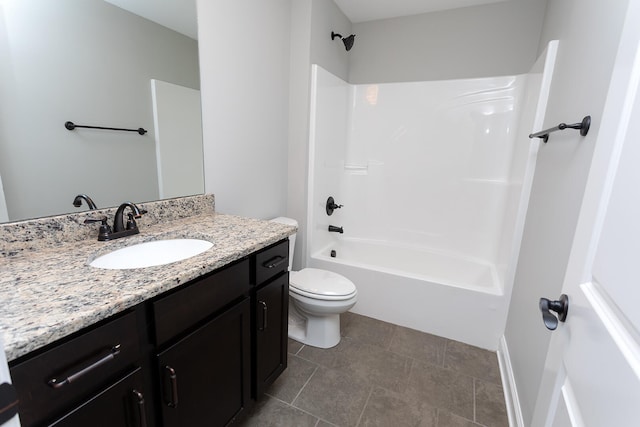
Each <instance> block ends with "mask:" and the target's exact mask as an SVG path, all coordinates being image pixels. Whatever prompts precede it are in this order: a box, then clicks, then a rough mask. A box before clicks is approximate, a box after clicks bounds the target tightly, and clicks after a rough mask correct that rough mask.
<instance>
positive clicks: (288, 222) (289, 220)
mask: <svg viewBox="0 0 640 427" xmlns="http://www.w3.org/2000/svg"><path fill="white" fill-rule="evenodd" d="M271 222H277V223H278V224H284V225H291V226H293V227H296V228H297V227H298V221H296V220H295V219H293V218H287V217H284V216H279V217H277V218H273V219H272V220H271ZM295 247H296V233H293V234H292V235H291V236H289V271H292V268H293V251H294V249H295Z"/></svg>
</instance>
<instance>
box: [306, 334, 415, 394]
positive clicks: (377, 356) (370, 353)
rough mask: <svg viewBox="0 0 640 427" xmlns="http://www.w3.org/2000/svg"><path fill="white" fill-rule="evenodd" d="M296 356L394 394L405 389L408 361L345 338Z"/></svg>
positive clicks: (403, 357) (405, 357)
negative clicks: (327, 347) (326, 347)
mask: <svg viewBox="0 0 640 427" xmlns="http://www.w3.org/2000/svg"><path fill="white" fill-rule="evenodd" d="M299 355H300V357H302V358H304V359H306V360H309V361H311V362H314V363H317V364H319V365H321V366H325V367H327V368H331V369H339V370H342V371H345V372H347V373H351V374H355V375H358V376H359V377H360V378H362V379H365V380H367V381H369V382H371V383H373V384H374V385H378V386H381V387H384V388H388V389H390V390H394V391H402V390H403V389H404V388H405V387H406V384H407V380H408V378H409V373H410V370H411V359H410V358H409V357H407V356H402V355H400V354H396V353H393V352H391V351H388V350H384V349H383V348H381V347H378V346H374V345H371V344H367V343H364V342H361V341H359V340H356V339H352V338H349V337H343V338H342V340H341V341H340V344H338V345H337V346H336V347H334V348H332V349H326V350H322V349H317V348H313V347H308V346H306V347H305V348H303V349H302V351H301V352H300V353H299Z"/></svg>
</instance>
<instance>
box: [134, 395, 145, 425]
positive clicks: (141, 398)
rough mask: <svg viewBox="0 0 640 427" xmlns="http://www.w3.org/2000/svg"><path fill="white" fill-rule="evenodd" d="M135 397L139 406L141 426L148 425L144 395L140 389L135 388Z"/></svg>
mask: <svg viewBox="0 0 640 427" xmlns="http://www.w3.org/2000/svg"><path fill="white" fill-rule="evenodd" d="M133 397H134V399H136V406H137V407H138V416H139V417H140V427H147V417H146V411H145V408H144V395H143V394H142V393H140V392H139V391H138V390H133Z"/></svg>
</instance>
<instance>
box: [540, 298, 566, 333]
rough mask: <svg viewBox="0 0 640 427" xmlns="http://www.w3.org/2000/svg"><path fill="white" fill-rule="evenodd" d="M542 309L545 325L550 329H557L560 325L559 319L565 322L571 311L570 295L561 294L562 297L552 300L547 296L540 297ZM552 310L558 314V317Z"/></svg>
mask: <svg viewBox="0 0 640 427" xmlns="http://www.w3.org/2000/svg"><path fill="white" fill-rule="evenodd" d="M539 307H540V311H541V312H542V321H543V322H544V326H546V327H547V329H549V330H550V331H553V330H555V329H556V328H557V327H558V320H559V321H561V322H564V321H565V320H566V318H567V313H568V312H569V297H568V296H566V295H565V294H562V295H560V299H559V300H557V301H550V300H548V299H546V298H540V305H539ZM552 311H555V312H556V313H557V314H558V317H556V316H555V315H554V314H553V313H551V312H552Z"/></svg>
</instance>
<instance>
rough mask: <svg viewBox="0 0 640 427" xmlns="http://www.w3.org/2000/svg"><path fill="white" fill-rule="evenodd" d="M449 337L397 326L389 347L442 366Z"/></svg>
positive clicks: (400, 352) (399, 352)
mask: <svg viewBox="0 0 640 427" xmlns="http://www.w3.org/2000/svg"><path fill="white" fill-rule="evenodd" d="M446 344H447V339H446V338H442V337H438V336H435V335H431V334H426V333H424V332H420V331H416V330H414V329H409V328H404V327H402V326H397V327H396V330H395V333H394V335H393V338H392V340H391V346H390V347H389V349H390V350H391V351H393V352H395V353H398V354H402V355H405V356H409V357H413V358H414V359H418V360H421V361H423V362H427V363H431V364H432V365H438V366H442V365H443V363H444V349H445V345H446Z"/></svg>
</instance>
